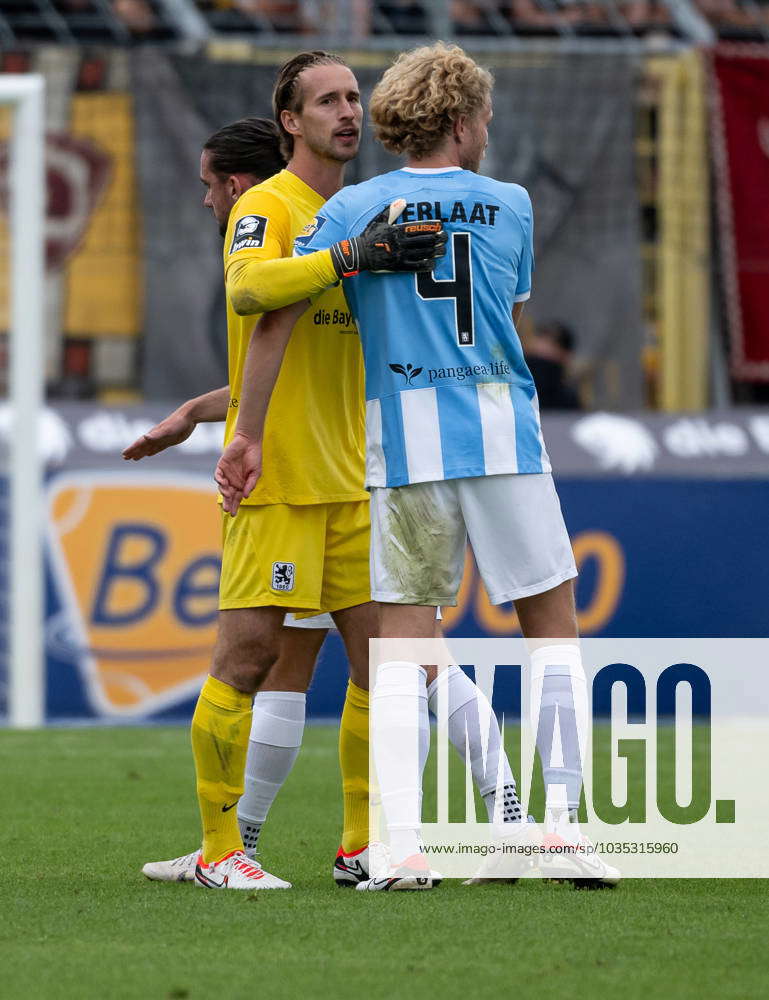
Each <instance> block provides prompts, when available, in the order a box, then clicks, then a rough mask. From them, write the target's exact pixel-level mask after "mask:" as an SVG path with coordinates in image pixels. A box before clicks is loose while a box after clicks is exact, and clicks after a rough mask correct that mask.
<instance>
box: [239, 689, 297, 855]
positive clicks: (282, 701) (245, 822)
mask: <svg viewBox="0 0 769 1000" xmlns="http://www.w3.org/2000/svg"><path fill="white" fill-rule="evenodd" d="M306 701H307V696H306V695H304V694H301V693H299V692H298V691H259V693H258V694H257V696H256V698H254V714H253V721H252V723H251V736H250V739H249V744H248V756H247V757H246V775H245V786H244V791H243V795H242V796H241V799H240V801H239V802H238V825H239V826H240V835H241V836H242V838H243V846H244V848H245V851H246V854H247V855H248V856H249V857H254V855H255V854H256V849H257V844H258V841H259V834H260V833H261V829H262V824H263V823H264V821H265V820H266V819H267V813H268V812H269V811H270V806H271V805H272V803H273V802H274V801H275V796H276V795H277V794H278V792H279V791H280V789H281V787H282V785H283V782H284V781H285V780H286V778H287V777H288V775H289V773H290V771H291V768H292V767H293V766H294V761H295V760H296V758H297V754H298V753H299V748H300V747H301V745H302V734H303V733H304V715H305V704H306Z"/></svg>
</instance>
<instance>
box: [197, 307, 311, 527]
mask: <svg viewBox="0 0 769 1000" xmlns="http://www.w3.org/2000/svg"><path fill="white" fill-rule="evenodd" d="M307 306H308V302H307V300H306V299H305V300H303V301H302V302H296V303H294V304H293V305H291V306H286V307H285V308H284V309H278V310H276V311H275V312H270V313H265V315H264V316H262V317H261V319H260V320H259V322H258V323H257V324H256V326H255V327H254V330H253V332H252V334H251V340H250V341H249V345H248V352H247V353H246V360H245V363H244V367H243V390H242V393H241V399H240V405H239V408H238V422H237V424H236V428H235V434H234V436H233V439H232V441H230V443H229V444H228V445H227V447H226V448H225V449H224V451H223V452H222V456H221V458H220V459H219V462H218V464H217V466H216V472H215V474H214V478H215V479H216V482H217V484H218V485H219V489H220V491H221V494H222V506H223V509H224V510H225V511H226V512H227V513H228V514H231V515H232V516H233V517H234V516H235V514H237V512H238V508H239V506H240V503H241V501H242V500H243V498H244V497H248V496H250V494H251V492H252V490H253V489H254V487H255V486H256V484H257V482H258V481H259V477H260V475H261V473H262V438H263V435H264V422H265V418H266V416H267V408H268V406H269V403H270V398H271V396H272V392H273V389H274V388H275V383H276V382H277V380H278V375H279V374H280V368H281V365H282V363H283V356H284V355H285V353H286V347H287V346H288V341H289V339H290V337H291V331H292V329H293V327H294V323H296V321H297V319H299V317H300V316H301V315H302V313H303V312H304V310H305V309H306V308H307Z"/></svg>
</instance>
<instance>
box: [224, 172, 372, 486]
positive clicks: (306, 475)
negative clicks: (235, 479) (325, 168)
mask: <svg viewBox="0 0 769 1000" xmlns="http://www.w3.org/2000/svg"><path fill="white" fill-rule="evenodd" d="M322 205H323V198H322V197H321V196H320V195H319V194H317V192H315V191H313V190H312V188H310V187H308V186H307V185H306V184H305V183H304V182H303V181H301V180H300V179H299V178H298V177H297V176H296V174H292V173H290V172H289V171H287V170H282V171H281V172H280V173H279V174H276V175H275V176H274V177H271V178H269V180H266V181H264V182H263V183H262V184H257V185H256V186H255V187H252V188H250V189H249V190H248V191H246V192H245V194H243V195H242V196H241V197H240V198H239V199H238V201H237V202H236V203H235V205H234V206H233V208H232V211H231V213H230V218H229V224H228V226H227V234H226V236H225V240H224V273H225V282H226V281H227V276H228V271H230V270H231V269H232V271H233V272H237V271H238V268H237V267H234V266H233V265H235V264H236V263H238V262H242V261H244V260H248V259H252V260H254V261H268V260H273V259H275V258H279V257H290V256H291V255H292V253H293V246H294V238H295V237H296V236H297V235H298V234H299V233H300V232H301V231H302V230H304V229H307V228H308V227H309V226H310V224H311V223H312V221H313V219H314V217H315V216H316V215H317V214H318V212H319V210H320V208H321V207H322ZM297 263H298V261H297ZM233 280H234V278H233V274H232V273H231V274H230V282H232V281H233ZM257 320H258V316H238V314H237V313H236V312H235V311H234V309H233V308H232V305H231V304H230V301H229V295H228V297H227V340H228V350H229V376H230V403H229V408H228V411H227V423H226V426H225V435H224V441H225V445H226V444H227V443H229V441H230V440H231V438H232V436H233V434H234V432H235V425H236V422H237V418H238V400H239V398H240V393H241V386H242V382H243V366H244V364H245V358H246V351H247V350H248V344H249V340H250V337H251V331H252V330H253V328H254V325H255V324H256V322H257ZM364 398H365V397H364V382H363V357H362V352H361V347H360V341H359V338H358V332H357V329H356V327H355V324H354V321H353V318H352V316H351V314H350V310H349V308H348V306H347V302H346V299H345V297H344V294H343V293H342V290H341V288H340V287H335V288H330V289H328V290H327V291H325V292H323V293H322V294H321V295H320V296H319V297H318V298H317V299H315V300H314V301H313V303H312V305H311V306H310V308H309V309H308V310H307V311H306V312H305V313H304V314H303V315H302V316H301V317H300V319H299V320H298V321H297V323H296V325H295V327H294V330H293V333H292V334H291V339H290V340H289V343H288V347H287V349H286V354H285V357H284V359H283V365H282V367H281V370H280V374H279V376H278V380H277V383H276V385H275V389H274V391H273V394H272V398H271V400H270V405H269V409H268V411H267V419H266V423H265V428H264V443H263V474H262V478H261V479H260V480H259V482H258V483H257V486H256V488H255V489H254V491H253V493H252V494H251V496H250V497H249V498H248V499H247V500H244V501H243V502H244V503H246V504H256V505H259V504H273V503H288V504H315V503H335V502H338V501H344V500H361V499H365V498H367V497H368V493H367V492H366V491H365V490H364V488H363V481H364V469H365V417H364V413H365V410H364Z"/></svg>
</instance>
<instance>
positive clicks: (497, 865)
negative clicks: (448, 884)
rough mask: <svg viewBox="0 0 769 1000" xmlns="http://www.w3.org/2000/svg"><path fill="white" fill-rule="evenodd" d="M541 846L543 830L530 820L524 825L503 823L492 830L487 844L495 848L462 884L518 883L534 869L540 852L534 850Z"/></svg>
mask: <svg viewBox="0 0 769 1000" xmlns="http://www.w3.org/2000/svg"><path fill="white" fill-rule="evenodd" d="M541 844H542V831H541V830H540V828H539V826H538V825H537V824H536V823H535V822H534V820H533V819H531V817H529V821H528V822H527V823H523V822H521V823H505V824H504V825H503V826H501V827H496V828H495V835H494V837H493V838H492V840H491V842H490V845H489V846H490V847H494V851H493V852H489V854H487V855H486V857H485V858H484V859H483V864H482V865H481V866H480V868H479V869H478V871H477V872H476V873H475V875H473V877H472V878H469V879H466V880H465V881H464V882H463V883H462V885H482V884H483V883H484V882H510V883H514V882H517V881H518V879H519V878H521V876H523V875H525V874H527V872H530V871H531V870H532V869H533V868H534V863H535V858H537V859H538V858H539V853H536V854H535V852H534V848H538V847H540V846H541Z"/></svg>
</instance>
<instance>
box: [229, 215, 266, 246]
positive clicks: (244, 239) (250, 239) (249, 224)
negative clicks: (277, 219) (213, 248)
mask: <svg viewBox="0 0 769 1000" xmlns="http://www.w3.org/2000/svg"><path fill="white" fill-rule="evenodd" d="M266 233H267V219H266V218H265V217H264V216H263V215H244V216H243V218H242V219H238V221H237V222H236V223H235V232H234V233H233V236H232V243H231V244H230V253H231V254H233V253H238V252H239V251H240V250H258V249H259V248H260V247H263V246H264V237H265V235H266Z"/></svg>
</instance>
